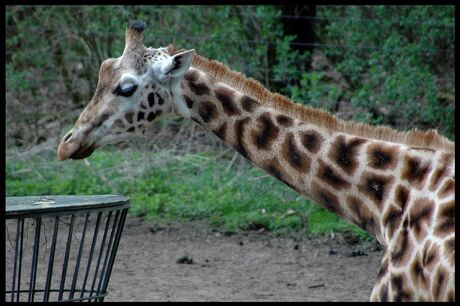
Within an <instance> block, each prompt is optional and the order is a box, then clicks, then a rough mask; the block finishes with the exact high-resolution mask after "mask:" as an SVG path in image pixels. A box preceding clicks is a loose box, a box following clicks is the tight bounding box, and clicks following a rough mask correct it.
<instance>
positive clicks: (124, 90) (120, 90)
mask: <svg viewBox="0 0 460 306" xmlns="http://www.w3.org/2000/svg"><path fill="white" fill-rule="evenodd" d="M136 89H137V85H135V84H131V83H130V84H123V85H118V86H117V87H116V88H115V90H114V91H113V93H114V94H115V95H117V96H123V97H130V96H132V95H133V93H134V92H135V91H136Z"/></svg>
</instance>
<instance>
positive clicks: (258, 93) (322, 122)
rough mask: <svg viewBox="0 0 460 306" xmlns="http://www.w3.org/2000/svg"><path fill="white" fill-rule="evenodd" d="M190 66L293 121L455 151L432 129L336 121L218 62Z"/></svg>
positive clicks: (202, 59)
mask: <svg viewBox="0 0 460 306" xmlns="http://www.w3.org/2000/svg"><path fill="white" fill-rule="evenodd" d="M167 48H168V52H169V54H170V55H174V54H177V53H179V52H182V51H185V49H180V50H179V49H176V48H175V47H174V46H173V45H169V46H168V47H167ZM192 67H194V68H197V69H199V70H201V71H203V72H205V73H206V74H208V75H209V76H210V77H212V78H215V79H217V80H219V81H220V82H223V83H225V84H227V85H228V86H230V87H232V88H234V89H236V90H238V91H240V92H241V93H243V94H246V95H248V96H250V97H252V98H254V99H256V100H257V101H258V102H259V103H261V104H264V105H267V106H268V107H272V108H274V109H277V110H280V111H282V112H284V113H285V114H286V115H290V116H291V117H293V118H297V119H300V120H303V121H306V122H308V123H312V124H316V125H319V126H321V127H324V128H327V129H329V130H332V131H337V132H344V133H349V134H352V135H356V136H360V137H364V138H372V139H378V140H383V141H388V142H394V143H400V144H405V145H408V146H414V147H418V148H423V149H432V150H442V151H448V152H455V142H452V141H450V140H449V139H448V138H446V137H444V136H442V135H440V134H438V132H437V131H436V130H434V129H431V130H427V131H422V130H419V129H416V128H414V129H412V130H410V131H407V132H403V131H397V130H395V129H393V128H391V127H388V126H373V125H369V124H366V123H359V122H353V121H345V120H342V119H340V118H337V117H336V116H335V115H333V114H331V113H330V112H328V111H325V110H321V109H317V108H312V107H309V106H305V105H302V104H297V103H295V102H294V101H292V100H291V99H289V98H287V97H285V96H283V95H280V94H278V93H273V92H271V91H269V90H268V89H267V88H265V86H263V85H262V84H261V83H260V82H258V81H257V80H254V79H253V78H248V77H246V76H244V75H243V74H242V73H240V72H236V71H233V70H231V69H230V68H229V67H227V66H226V65H225V64H223V63H221V62H219V61H216V60H209V59H207V58H205V57H203V56H201V55H199V54H196V53H195V55H194V57H193V61H192Z"/></svg>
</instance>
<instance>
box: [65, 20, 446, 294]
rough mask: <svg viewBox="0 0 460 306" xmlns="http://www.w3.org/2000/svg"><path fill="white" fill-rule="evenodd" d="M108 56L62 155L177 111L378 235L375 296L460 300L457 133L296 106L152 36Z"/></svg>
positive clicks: (134, 36)
mask: <svg viewBox="0 0 460 306" xmlns="http://www.w3.org/2000/svg"><path fill="white" fill-rule="evenodd" d="M144 29H145V24H144V23H142V22H131V23H129V25H128V27H127V29H126V32H125V42H126V44H125V49H124V51H123V54H122V55H121V56H120V57H118V58H111V59H107V60H105V61H104V62H103V63H102V64H101V68H100V72H99V80H98V84H97V88H96V91H95V94H94V96H93V98H92V99H91V101H90V102H89V103H88V105H87V106H86V107H85V109H84V110H83V111H82V113H81V114H80V117H79V118H78V120H77V122H76V123H75V125H74V127H73V128H72V129H71V130H70V131H69V132H68V133H67V134H66V135H65V136H64V137H63V139H62V141H61V143H60V144H59V146H58V159H59V160H65V159H68V158H70V159H81V158H85V157H88V156H89V155H91V153H92V152H93V151H94V150H95V149H96V148H97V147H100V146H102V145H105V144H109V143H117V142H120V141H123V140H126V139H128V138H130V137H131V136H132V135H135V134H137V133H139V132H142V131H145V129H147V128H148V127H149V125H150V124H151V123H152V122H153V121H154V120H155V119H156V118H157V117H159V116H161V115H162V114H165V113H176V114H178V115H180V116H183V117H186V118H191V119H192V120H194V121H195V122H196V123H197V124H200V125H202V126H203V127H205V128H206V129H207V130H209V131H210V132H212V133H213V134H215V135H216V136H217V137H219V138H220V139H222V141H224V142H226V143H227V144H228V145H230V146H231V147H233V148H234V149H235V150H236V151H238V152H239V153H240V154H241V155H243V156H244V157H245V158H247V159H248V160H249V161H251V162H252V163H253V164H254V165H256V166H258V167H260V168H262V169H264V170H265V171H267V172H268V173H269V174H271V175H272V176H274V177H276V178H277V179H278V180H280V181H282V182H284V183H285V184H286V185H288V186H289V187H291V188H293V189H294V190H296V191H297V192H298V193H300V194H302V195H304V196H305V197H307V198H310V199H312V200H314V201H315V202H316V203H317V204H318V205H320V206H322V207H324V208H326V209H328V210H330V211H332V212H334V213H336V214H337V215H339V216H341V217H342V218H345V219H347V220H349V221H351V222H353V223H355V224H357V225H358V226H360V227H361V228H363V229H364V230H366V231H368V232H369V233H370V234H371V235H372V236H374V237H375V238H376V239H377V240H378V241H379V242H380V243H381V244H382V245H384V248H385V252H384V256H383V259H382V265H381V268H380V271H379V273H378V276H377V280H375V283H374V288H373V290H372V293H371V300H372V301H413V300H424V301H453V300H455V143H454V142H451V141H449V140H448V139H447V138H445V137H443V136H441V135H439V134H438V133H437V132H436V131H433V130H431V131H426V132H423V131H419V130H412V131H409V132H399V131H396V130H394V129H391V128H389V127H381V126H380V127H375V126H369V125H366V124H361V123H355V122H349V121H343V120H340V119H338V118H336V117H335V116H333V115H332V114H330V113H328V112H325V111H322V110H318V109H314V108H309V107H305V106H302V105H299V104H295V103H294V102H292V101H291V100H289V99H288V98H286V97H284V96H281V95H279V94H276V93H272V92H270V91H269V90H268V89H266V88H265V87H264V86H262V85H261V84H260V83H259V82H257V81H255V80H253V79H249V78H246V77H245V76H243V75H242V74H240V73H238V72H235V71H232V70H231V69H229V68H228V67H227V66H225V65H223V64H222V63H219V62H217V61H213V60H208V59H206V58H204V57H202V56H200V55H198V54H196V53H195V52H194V50H193V49H191V50H176V49H175V48H174V47H173V46H168V47H163V48H158V49H154V48H147V47H145V46H144V45H143V42H142V39H143V32H144Z"/></svg>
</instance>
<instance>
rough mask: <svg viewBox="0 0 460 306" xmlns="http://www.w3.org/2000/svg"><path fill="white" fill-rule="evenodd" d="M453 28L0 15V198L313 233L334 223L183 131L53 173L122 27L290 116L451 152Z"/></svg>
mask: <svg viewBox="0 0 460 306" xmlns="http://www.w3.org/2000/svg"><path fill="white" fill-rule="evenodd" d="M454 15H455V7H454V6H435V5H433V6H302V5H295V6H293V5H292V6H283V5H279V6H242V5H237V6H7V7H6V66H5V69H6V145H7V162H6V164H7V169H6V174H7V180H6V181H7V190H6V192H7V195H9V196H12V195H26V194H34V195H36V194H50V193H54V194H56V193H60V194H72V193H73V194H75V193H76V194H81V193H87V194H88V193H117V192H120V193H124V194H126V195H128V196H130V197H131V198H132V199H133V205H134V207H133V211H134V212H136V213H137V214H149V215H157V216H171V217H172V218H174V217H177V216H180V217H185V218H202V219H210V220H214V221H215V222H216V224H226V225H227V226H229V227H230V228H232V229H236V228H243V229H245V228H249V229H251V226H252V228H261V227H262V228H267V229H271V230H273V229H276V228H282V227H284V226H287V227H292V228H295V229H303V228H305V227H308V226H310V227H309V229H310V230H311V229H312V225H311V224H313V220H312V218H313V217H312V216H315V214H314V213H317V214H319V215H321V214H322V215H321V216H322V217H321V218H319V219H318V220H320V221H321V222H323V221H324V220H325V219H328V218H329V219H331V218H332V217H331V216H329V215H327V213H326V212H324V211H322V210H321V209H318V208H312V207H313V206H311V205H310V204H309V202H308V201H306V200H304V199H303V198H301V197H298V195H296V194H295V193H293V192H291V190H289V189H288V188H287V187H285V186H284V185H282V184H281V183H279V184H278V182H277V181H275V180H272V179H271V178H268V177H267V176H266V175H265V174H264V173H263V172H257V171H258V170H252V168H251V167H250V165H248V164H247V163H246V162H245V160H244V159H243V158H240V157H239V156H238V155H235V154H234V153H233V152H232V151H231V150H229V148H228V147H227V146H225V145H223V144H222V143H220V142H219V141H218V140H217V138H216V137H214V136H213V135H210V134H208V133H206V132H205V131H204V130H203V129H202V128H201V127H199V126H197V125H196V124H194V123H192V122H189V121H185V120H182V119H180V118H174V117H169V118H164V119H162V120H160V121H159V122H158V123H157V124H156V125H155V127H154V129H153V130H152V131H151V133H150V134H149V136H148V139H147V141H145V140H141V141H139V140H132V141H130V142H128V143H125V144H120V145H117V146H108V147H107V148H104V149H100V150H98V151H100V152H96V153H95V154H94V156H92V157H90V158H88V159H87V160H85V161H79V162H68V163H58V162H57V161H56V158H55V150H56V147H57V144H58V141H59V139H60V138H61V137H62V136H63V134H64V133H65V132H66V131H67V130H68V129H69V128H70V127H71V126H72V125H73V123H74V122H75V120H76V119H77V117H78V115H79V113H80V112H81V110H82V109H83V108H84V106H85V105H86V104H87V102H88V101H89V100H90V99H91V96H92V95H93V92H94V89H95V86H96V83H97V76H98V70H99V65H100V63H101V62H102V61H103V60H104V59H106V58H108V57H118V56H120V55H121V53H122V51H123V47H124V31H125V28H126V24H127V22H128V20H130V19H141V20H144V21H146V23H147V29H146V32H145V39H144V44H145V45H146V46H152V47H160V46H166V45H168V44H170V43H172V44H174V45H175V46H176V47H178V48H194V49H195V50H196V51H197V52H198V53H199V54H201V55H203V56H205V57H208V58H211V59H216V60H219V61H222V62H224V63H225V64H227V65H228V66H229V67H231V68H232V69H234V70H236V71H239V72H242V73H244V74H245V75H246V76H248V77H252V78H255V79H257V80H259V81H260V82H262V83H263V84H264V85H265V86H266V87H267V88H269V89H270V90H272V91H274V92H280V93H283V94H284V95H286V96H288V97H290V98H292V99H293V100H294V101H296V102H297V103H301V104H305V105H309V106H313V107H320V108H323V109H327V110H329V111H331V112H333V113H334V114H336V115H337V116H339V117H341V118H343V119H347V120H355V121H361V122H366V123H369V124H384V125H390V126H392V127H394V128H396V129H399V130H408V129H411V128H419V129H432V128H433V129H437V130H438V131H439V132H440V133H441V134H443V135H445V136H447V137H449V138H450V139H452V140H454V111H455V88H454V82H455V72H454V67H455V55H454V53H455V52H454V51H455V49H454V45H455V29H454ZM123 148H125V149H124V150H120V149H123ZM146 161H149V167H147V166H146V164H145V162H146ZM150 166H151V167H150ZM158 177H161V178H165V180H166V181H169V182H172V181H174V183H171V184H169V185H167V184H166V183H163V180H157V178H158ZM235 178H237V179H235ZM133 182H136V183H133ZM162 184H164V185H162ZM194 184H195V185H194ZM204 185H205V186H210V187H209V188H208V187H206V188H204V187H202V186H204ZM140 186H143V187H140ZM152 186H154V187H152ZM274 186H275V187H274ZM200 188H201V191H197V190H196V189H200ZM208 189H209V190H208ZM242 190H246V192H247V193H246V195H240V194H241V191H242ZM200 192H201V193H200ZM270 192H271V195H269V196H268V197H267V198H264V197H262V196H261V194H262V193H269V194H270ZM191 194H192V195H191ZM182 195H183V197H182ZM226 197H227V198H226ZM270 197H271V198H270ZM173 203H175V204H174V205H176V204H177V206H174V205H173ZM190 203H191V204H190ZM203 203H204V204H206V203H207V204H206V205H204V206H203V207H201V206H200V205H201V204H203ZM235 203H239V204H238V205H240V206H244V209H243V208H241V207H239V208H238V211H239V212H242V214H241V216H244V218H245V219H244V220H243V221H242V219H238V218H240V215H238V214H237V213H236V212H235V211H234V210H233V209H234V207H235V206H238V205H236V204H235ZM226 205H228V206H229V207H227V206H226ZM177 207H179V208H180V209H183V210H180V209H179V210H177V209H176V208H177ZM211 207H212V209H211ZM305 207H307V208H305ZM314 207H316V206H314ZM251 214H252V215H251ZM228 216H230V217H229V218H230V219H229V220H232V221H231V222H230V221H228V220H227V219H225V218H227V217H228ZM235 216H236V217H235ZM224 219H225V220H227V221H228V222H227V221H225V220H224ZM222 220H224V221H222ZM334 220H335V219H334ZM334 222H335V221H334ZM337 228H342V225H340V226H338V227H334V228H333V229H337ZM329 229H330V228H328V230H329Z"/></svg>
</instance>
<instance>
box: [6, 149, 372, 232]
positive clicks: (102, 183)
mask: <svg viewBox="0 0 460 306" xmlns="http://www.w3.org/2000/svg"><path fill="white" fill-rule="evenodd" d="M215 155H216V154H209V153H203V154H188V155H184V156H177V155H174V154H170V153H169V152H166V151H160V152H156V153H145V152H136V151H131V150H129V151H128V150H124V151H121V150H113V151H112V150H110V148H107V149H100V150H97V151H96V152H94V153H93V155H92V156H91V157H89V158H88V160H87V161H84V160H83V161H66V162H58V161H57V160H56V157H55V154H54V153H53V152H47V153H42V154H40V155H39V156H35V157H33V158H22V159H21V158H20V157H19V156H20V155H18V154H7V160H6V195H7V196H24V195H51V194H53V195H57V194H80V195H84V194H108V193H120V194H123V195H126V196H128V197H130V199H131V209H130V214H132V215H136V216H146V217H147V218H149V219H151V220H152V221H153V222H156V223H159V224H169V223H171V222H176V221H185V220H206V221H207V222H209V224H210V225H211V226H213V227H216V228H219V229H222V230H225V231H230V232H236V231H240V230H249V229H259V228H264V229H266V230H269V231H273V232H274V233H276V234H281V235H283V234H290V233H293V232H308V233H314V234H327V233H330V232H331V231H335V232H341V231H352V232H354V233H356V234H357V235H358V236H360V237H361V238H368V235H367V233H365V232H364V231H363V230H361V229H360V228H359V227H357V226H355V225H353V224H351V223H349V222H347V221H344V220H342V219H340V218H338V217H337V216H335V215H334V214H332V213H330V212H328V211H326V210H324V209H322V208H321V207H319V206H317V205H315V204H313V203H311V202H309V201H308V200H306V199H305V198H304V197H302V196H300V195H298V194H297V193H296V192H295V191H293V190H291V189H290V188H288V187H287V186H286V185H284V184H283V183H281V182H279V181H277V180H276V179H274V178H272V177H269V176H267V175H266V173H265V172H263V171H261V170H259V169H257V168H255V167H253V166H251V165H249V164H248V163H246V162H243V163H241V162H240V163H238V162H236V163H234V164H232V165H231V166H229V165H230V160H229V159H223V158H220V159H218V160H216V159H215V158H214V156H215Z"/></svg>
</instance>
